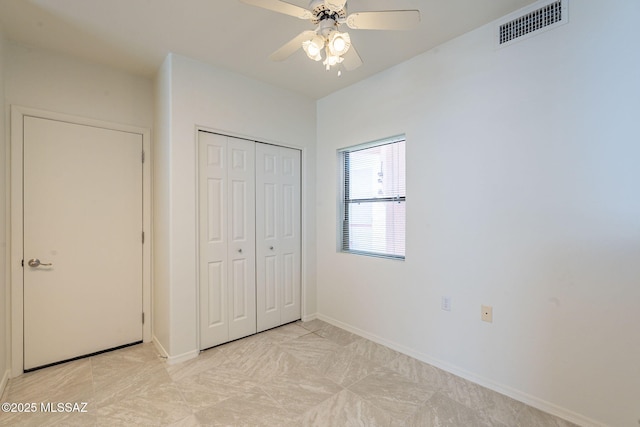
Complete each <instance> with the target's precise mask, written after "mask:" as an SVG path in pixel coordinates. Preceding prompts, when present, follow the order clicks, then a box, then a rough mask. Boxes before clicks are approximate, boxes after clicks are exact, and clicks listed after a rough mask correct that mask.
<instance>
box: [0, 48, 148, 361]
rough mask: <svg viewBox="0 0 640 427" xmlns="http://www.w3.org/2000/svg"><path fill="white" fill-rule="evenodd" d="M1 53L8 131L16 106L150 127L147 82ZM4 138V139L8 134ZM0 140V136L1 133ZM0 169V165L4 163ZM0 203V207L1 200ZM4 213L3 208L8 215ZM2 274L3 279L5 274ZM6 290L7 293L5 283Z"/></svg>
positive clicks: (48, 56) (62, 61)
mask: <svg viewBox="0 0 640 427" xmlns="http://www.w3.org/2000/svg"><path fill="white" fill-rule="evenodd" d="M4 48H5V54H4V56H0V58H3V59H4V62H3V64H0V65H4V89H5V90H4V95H5V101H6V103H5V104H4V105H6V111H5V115H3V117H6V122H5V123H3V125H5V126H7V127H8V123H9V121H8V119H9V114H10V112H9V106H10V105H18V106H23V107H30V108H36V109H41V110H47V111H53V112H57V113H64V114H70V115H75V116H81V117H87V118H92V119H97V120H103V121H107V122H114V123H120V124H128V125H133V126H138V127H144V128H151V127H152V125H153V84H152V81H151V80H150V79H147V78H143V77H137V76H133V75H130V74H127V73H124V72H121V71H118V70H114V69H111V68H108V67H105V66H102V65H95V64H91V63H87V62H84V61H82V60H77V59H74V58H70V57H66V56H63V55H60V54H54V53H51V52H48V51H44V50H39V49H33V48H28V47H24V46H21V45H18V44H15V43H12V42H7V43H5V46H4ZM0 69H2V67H0ZM6 133H7V135H8V133H9V130H8V129H7V130H6ZM0 134H1V135H2V136H4V132H2V133H0ZM9 144H10V140H9V138H8V137H7V138H6V140H5V141H4V143H3V144H2V150H0V151H2V153H3V156H4V153H5V149H6V150H8V146H9ZM1 163H2V164H4V157H3V159H2V161H1ZM3 175H4V171H3ZM2 188H3V189H4V185H2ZM0 199H2V200H3V202H4V197H0ZM9 210H10V207H9V206H7V212H8V211H9ZM3 213H4V209H3ZM3 260H4V258H3ZM2 271H3V276H4V269H3V270H2ZM7 274H8V273H7ZM6 286H7V287H9V282H7V285H6ZM0 290H1V289H0ZM7 304H8V302H7ZM8 308H9V307H8ZM8 312H9V310H8V309H7V313H8ZM3 313H4V311H3ZM7 350H9V349H7ZM0 366H1V364H0Z"/></svg>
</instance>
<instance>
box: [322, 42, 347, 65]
mask: <svg viewBox="0 0 640 427" xmlns="http://www.w3.org/2000/svg"><path fill="white" fill-rule="evenodd" d="M342 61H344V58H342V57H340V56H337V55H333V54H332V53H331V52H329V47H327V57H326V58H325V60H324V61H323V62H322V64H323V65H324V66H325V69H326V70H327V71H329V70H330V69H331V67H333V66H334V65H338V64H340V63H341V62H342Z"/></svg>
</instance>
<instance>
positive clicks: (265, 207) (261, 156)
mask: <svg viewBox="0 0 640 427" xmlns="http://www.w3.org/2000/svg"><path fill="white" fill-rule="evenodd" d="M278 154H279V153H278V147H276V146H273V145H267V144H256V183H257V184H256V187H257V192H256V217H257V218H258V220H257V225H256V257H257V260H258V263H257V264H258V269H257V271H256V298H257V308H258V311H257V329H258V332H261V331H264V330H267V329H270V328H273V327H275V326H278V325H280V324H281V323H280V312H281V308H282V303H281V286H280V283H281V281H282V277H281V276H282V267H281V259H280V257H279V256H278V253H279V252H278V251H279V248H278V246H279V239H278V236H279V235H280V234H281V231H280V230H281V228H282V218H281V214H280V204H281V200H282V195H281V189H280V183H279V175H280V168H281V159H280V158H279V156H278Z"/></svg>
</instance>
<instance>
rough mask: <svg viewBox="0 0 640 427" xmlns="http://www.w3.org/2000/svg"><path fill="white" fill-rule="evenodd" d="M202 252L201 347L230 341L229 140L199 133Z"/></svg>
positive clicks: (200, 245) (200, 274)
mask: <svg viewBox="0 0 640 427" xmlns="http://www.w3.org/2000/svg"><path fill="white" fill-rule="evenodd" d="M198 144H199V156H198V159H199V165H198V166H199V226H200V237H199V251H200V271H199V283H200V342H201V348H207V347H211V346H213V345H216V344H219V343H222V342H224V341H227V340H228V336H229V331H228V317H229V316H228V306H227V300H228V295H227V287H228V283H227V276H228V272H227V263H228V256H227V226H228V216H227V210H226V209H225V207H226V206H227V170H226V169H227V139H226V137H224V136H220V135H213V134H209V133H203V132H200V134H199V138H198Z"/></svg>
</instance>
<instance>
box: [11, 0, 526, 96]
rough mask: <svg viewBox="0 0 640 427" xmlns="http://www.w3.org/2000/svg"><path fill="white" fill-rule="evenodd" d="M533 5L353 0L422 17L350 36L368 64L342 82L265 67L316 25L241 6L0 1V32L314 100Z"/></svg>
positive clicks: (300, 64)
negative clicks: (195, 64)
mask: <svg viewBox="0 0 640 427" xmlns="http://www.w3.org/2000/svg"><path fill="white" fill-rule="evenodd" d="M533 2H534V0H349V2H348V6H349V12H357V11H363V10H390V9H419V10H420V12H421V15H422V21H421V23H420V25H419V27H418V28H417V29H414V30H411V31H370V30H349V33H350V34H351V39H352V43H353V45H354V46H355V47H356V48H357V50H358V53H359V54H360V56H361V57H362V59H363V61H364V64H363V65H362V66H361V67H360V68H358V69H356V70H354V71H349V72H345V73H343V75H342V77H337V76H336V74H335V73H334V72H326V71H324V68H323V66H322V64H321V63H317V62H313V61H311V60H310V59H308V58H307V57H306V55H305V54H304V52H303V51H302V50H300V51H298V52H296V53H295V54H294V55H292V56H291V57H289V58H288V59H287V60H286V61H284V62H271V61H270V60H269V59H268V56H269V55H270V54H271V53H272V52H273V51H275V50H276V49H278V48H279V47H280V46H281V45H283V44H284V43H286V42H287V41H289V40H290V39H291V38H293V37H294V36H295V35H297V34H299V33H300V32H302V31H304V30H307V29H313V25H312V24H311V23H310V22H308V21H303V20H299V19H296V18H293V17H290V16H287V15H281V14H278V13H274V12H271V11H268V10H263V9H260V8H257V7H252V6H249V5H246V4H244V3H241V2H240V1H239V0H0V27H1V28H2V32H3V33H4V35H5V37H6V38H8V39H10V40H14V41H16V42H18V43H21V44H25V45H29V46H34V47H40V48H44V49H49V50H53V51H56V52H61V53H64V54H68V55H72V56H76V57H80V58H84V59H86V60H89V61H93V62H98V63H103V64H106V65H109V66H113V67H116V68H119V69H123V70H126V71H128V72H132V73H135V74H140V75H144V76H149V77H151V76H153V75H154V73H155V71H156V70H157V68H158V66H159V65H160V64H161V63H162V61H163V59H164V58H165V56H166V55H167V53H169V52H175V53H178V54H181V55H184V56H188V57H191V58H194V59H198V60H201V61H204V62H207V63H210V64H213V65H216V66H219V67H222V68H225V69H228V70H231V71H235V72H238V73H241V74H244V75H246V76H249V77H252V78H255V79H257V80H261V81H264V82H267V83H270V84H273V85H275V86H279V87H283V88H287V89H289V90H292V91H294V92H297V93H300V94H304V95H307V96H309V97H312V98H314V99H317V98H321V97H324V96H326V95H328V94H330V93H331V92H334V91H336V90H338V89H340V88H343V87H345V86H348V85H350V84H353V83H355V82H357V81H359V80H362V79H364V78H366V77H369V76H371V75H373V74H375V73H378V72H380V71H382V70H385V69H387V68H389V67H392V66H393V65H396V64H398V63H400V62H403V61H405V60H407V59H409V58H412V57H414V56H416V55H418V54H420V53H422V52H425V51H427V50H429V49H431V48H433V47H435V46H437V45H439V44H441V43H443V42H445V41H447V40H450V39H452V38H454V37H456V36H458V35H461V34H464V33H466V32H468V31H470V30H472V29H474V28H477V27H479V26H481V25H484V24H486V23H488V22H491V21H493V20H495V19H497V18H500V17H502V16H504V15H506V14H508V13H510V12H512V11H514V10H517V9H519V8H521V7H523V6H526V5H528V4H531V3H533ZM289 3H293V4H296V5H298V6H302V7H307V5H308V1H306V0H289ZM345 28H346V27H345Z"/></svg>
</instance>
